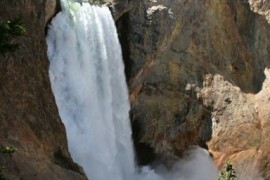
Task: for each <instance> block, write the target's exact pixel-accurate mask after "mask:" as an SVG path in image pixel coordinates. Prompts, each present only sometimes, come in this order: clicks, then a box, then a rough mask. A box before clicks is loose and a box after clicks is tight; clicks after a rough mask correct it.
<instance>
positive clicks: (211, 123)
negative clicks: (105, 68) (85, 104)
mask: <svg viewBox="0 0 270 180" xmlns="http://www.w3.org/2000/svg"><path fill="white" fill-rule="evenodd" d="M106 2H108V4H109V6H110V10H111V11H112V14H113V18H114V21H115V24H116V27H117V31H118V36H119V40H120V44H121V48H122V52H123V58H124V62H125V75H126V81H127V86H128V93H129V99H130V118H131V119H130V120H131V126H132V132H133V139H134V144H135V146H134V147H135V151H134V152H135V153H136V158H137V159H136V161H137V162H138V166H136V165H135V172H142V173H138V174H137V175H138V176H140V175H143V174H144V173H143V172H146V174H147V173H149V171H150V177H149V178H150V180H152V179H151V175H153V174H155V173H153V171H151V168H155V171H156V172H157V170H160V169H163V171H164V168H163V167H162V166H158V165H156V163H158V164H166V166H170V165H171V164H170V161H168V160H172V159H179V158H182V157H183V155H185V154H186V152H187V150H188V149H189V148H190V147H194V146H200V147H203V148H205V149H208V150H209V151H210V152H211V154H212V156H213V159H214V161H215V163H216V165H217V166H218V168H219V169H221V167H222V166H223V165H224V164H225V163H226V161H228V160H230V161H231V162H232V164H233V165H234V167H235V169H236V173H237V175H238V179H244V180H246V179H248V178H249V179H252V180H253V179H266V180H267V179H269V178H270V173H269V172H270V169H269V167H270V165H269V163H270V157H269V151H270V148H269V140H270V137H269V132H270V126H269V124H270V123H269V117H270V114H269V109H270V100H269V96H270V95H269V87H270V86H269V82H270V81H269V78H270V75H269V63H270V61H269V59H270V58H269V57H270V51H269V49H270V41H269V39H270V28H269V4H270V1H269V0H249V1H247V0H235V1H231V0H138V1H137V0H106ZM76 9H77V10H78V9H79V8H78V6H76V7H74V9H73V10H74V11H76ZM59 11H60V4H59V2H58V1H56V0H44V1H36V0H29V1H25V0H9V1H7V0H4V1H1V3H0V20H1V22H2V21H6V20H9V19H12V18H15V17H20V19H21V21H22V23H23V24H24V25H25V28H26V32H27V33H26V35H25V36H24V37H19V38H15V39H14V41H15V42H16V43H18V44H20V48H19V49H18V50H17V51H15V52H13V53H9V54H6V55H0V145H1V146H13V147H16V148H17V149H18V151H16V152H15V153H14V155H13V157H12V158H9V159H5V158H2V157H0V158H1V159H0V160H1V164H3V165H4V166H5V169H3V173H4V175H5V176H6V177H8V178H9V179H86V176H85V173H86V171H87V170H86V168H85V167H84V166H83V165H82V164H81V163H80V162H78V160H75V159H76V158H75V157H73V156H74V152H72V151H73V150H72V149H71V147H70V145H69V150H68V147H67V143H70V142H68V141H67V137H69V136H70V135H69V132H68V129H67V128H66V129H65V127H64V125H63V123H62V121H64V120H63V118H62V117H61V118H60V117H59V114H61V110H60V108H59V107H57V106H56V101H57V98H56V99H55V98H54V96H53V93H52V89H51V83H50V81H49V74H48V70H49V60H48V58H47V53H46V52H47V46H46V42H45V37H46V35H48V34H49V31H47V30H48V26H49V25H48V24H50V22H51V20H52V19H53V17H54V16H55V15H56V14H57V13H58V12H59ZM106 11H107V10H106ZM107 15H108V14H107ZM106 18H107V16H106ZM106 18H105V19H106ZM60 24H61V23H60ZM67 24H68V23H66V25H67ZM66 27H69V28H70V26H66ZM69 28H66V29H65V30H66V31H68V30H69ZM62 29H63V28H62ZM92 30H93V29H92ZM92 30H91V32H92ZM107 30H108V29H106V31H107ZM93 31H97V29H96V30H93ZM108 31H109V30H108ZM46 33H47V34H46ZM58 33H59V32H58ZM108 33H112V32H111V31H109V32H108ZM90 34H92V33H90ZM76 36H77V35H76ZM72 37H73V36H72ZM95 38H98V37H97V36H95ZM105 39H107V38H105ZM69 40H71V39H69ZM99 41H100V40H99ZM101 44H102V43H99V45H101ZM105 44H106V43H105ZM64 45H65V46H68V45H70V46H71V44H68V43H67V44H63V46H64ZM80 47H83V46H80ZM91 47H92V45H91ZM48 48H49V47H48ZM97 49H99V48H97ZM80 51H81V50H80ZM68 52H69V51H68ZM97 52H98V51H97ZM69 53H71V52H69ZM113 55H115V54H113ZM74 67H77V65H76V64H74ZM78 67H79V66H78ZM85 67H87V66H85ZM68 70H70V71H71V70H72V69H68ZM80 72H82V73H83V72H84V71H82V70H80ZM80 76H81V75H80V74H77V75H76V77H70V78H71V79H73V78H74V79H76V78H78V77H80ZM102 77H103V76H102ZM74 79H73V80H74ZM88 80H89V79H87V81H88ZM85 81H86V80H85ZM106 81H107V80H106ZM69 87H70V86H69ZM72 89H73V90H74V88H72ZM105 89H106V90H108V89H107V88H105ZM75 90H78V91H80V93H79V95H80V99H82V100H85V99H84V98H82V95H83V94H84V93H83V92H82V91H83V89H76V88H75ZM98 92H99V93H101V92H102V91H98ZM123 94H124V93H123ZM94 97H95V98H97V96H94ZM91 98H93V97H92V96H91ZM70 100H72V99H70ZM104 101H105V100H104ZM99 102H103V100H102V101H99ZM65 105H66V106H68V103H65ZM95 108H97V107H95ZM81 109H84V108H81ZM59 112H60V113H59ZM69 112H70V113H73V112H72V111H69ZM84 113H88V112H86V110H84ZM91 115H93V114H92V113H91ZM102 115H104V116H107V115H106V114H102ZM82 119H83V118H82ZM80 128H84V127H80ZM126 130H127V129H126ZM66 131H67V134H66ZM127 131H130V130H127ZM98 133H100V134H101V135H102V134H103V133H101V132H98ZM106 133H107V134H110V131H106ZM119 133H120V131H119ZM120 134H121V135H123V134H124V133H120ZM112 138H113V135H112ZM88 140H90V138H89V139H88ZM110 142H112V141H110ZM80 144H81V143H80ZM113 144H114V143H111V145H110V146H111V147H113V146H114V145H113ZM129 144H132V143H131V142H130V143H129ZM83 145H85V144H83ZM127 146H129V145H127ZM131 146H132V145H131ZM129 147H130V146H129ZM69 151H70V152H71V155H72V157H73V158H71V155H70V154H69ZM195 151H196V150H195ZM200 153H203V152H202V151H199V153H197V154H200ZM132 154H133V153H132ZM195 154H196V153H195ZM123 155H124V154H123ZM132 156H135V155H134V154H133V155H131V156H130V157H132ZM108 157H109V156H108ZM187 157H189V155H187ZM200 157H201V156H200ZM77 158H78V159H79V158H80V157H77ZM196 158H197V156H195V158H194V159H196ZM72 159H74V161H75V162H78V163H79V165H82V166H83V169H82V168H81V167H80V166H79V165H78V164H76V163H74V162H73V160H72ZM109 159H110V158H109ZM131 159H132V160H131ZM184 159H185V158H184ZM198 159H200V158H197V160H195V161H185V163H182V165H181V166H180V167H183V164H189V165H191V166H192V167H195V165H196V164H199V163H195V162H200V161H198ZM133 160H134V159H133V158H130V160H129V161H133ZM156 160H158V162H157V161H156ZM189 160H190V159H189ZM187 162H189V163H187ZM194 163H195V165H194ZM131 164H132V163H131ZM149 164H151V168H150V167H149V166H147V165H149ZM176 164H177V163H176ZM91 165H92V164H91ZM203 165H205V163H203ZM175 167H177V168H174V167H173V168H172V169H178V170H176V171H177V172H181V170H179V168H180V167H179V166H178V165H176V166H175ZM189 167H190V166H189ZM131 169H132V168H131ZM183 169H184V170H183V171H184V172H188V170H190V169H192V168H185V167H183ZM192 170H193V169H192ZM163 171H162V170H161V172H163ZM165 171H166V170H165ZM193 172H198V171H197V170H194V171H193ZM104 174H105V173H104ZM146 174H144V175H146ZM159 174H160V173H159ZM169 174H170V175H171V174H174V173H172V171H170V172H169ZM182 174H183V173H182ZM164 175H167V179H168V176H169V175H168V173H167V172H165V173H164ZM89 176H90V179H91V175H89ZM169 177H170V178H171V179H172V178H173V177H174V176H173V177H172V176H169ZM180 177H181V176H180ZM140 178H141V179H143V178H142V177H141V176H140ZM181 178H182V177H181ZM189 179H191V178H189Z"/></svg>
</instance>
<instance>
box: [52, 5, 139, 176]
mask: <svg viewBox="0 0 270 180" xmlns="http://www.w3.org/2000/svg"><path fill="white" fill-rule="evenodd" d="M63 7H65V8H66V9H63V11H62V12H60V13H59V14H58V15H57V16H56V17H55V18H54V19H53V22H52V25H51V27H50V30H49V32H48V36H47V44H48V57H49V60H50V70H49V75H50V80H51V84H52V90H53V93H54V96H55V99H56V103H57V106H58V109H59V113H60V117H61V119H62V120H63V122H64V125H65V127H66V131H67V139H68V146H69V150H70V153H71V155H72V157H73V159H74V160H75V161H76V162H79V164H80V165H82V166H83V167H84V170H85V172H86V174H87V175H89V177H91V178H92V179H97V180H108V179H111V177H115V180H124V179H129V177H131V176H132V174H134V170H135V168H134V153H133V148H132V141H131V130H130V123H129V100H128V90H127V87H126V84H125V82H126V81H125V75H124V65H123V62H122V55H121V47H120V44H119V41H118V37H117V32H116V28H115V25H114V21H113V19H112V16H111V13H110V11H109V9H108V8H107V7H99V6H90V5H89V4H87V3H85V4H84V5H83V6H81V5H80V4H79V3H70V4H69V5H68V6H67V4H64V6H63Z"/></svg>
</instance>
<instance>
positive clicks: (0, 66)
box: [0, 0, 85, 179]
mask: <svg viewBox="0 0 270 180" xmlns="http://www.w3.org/2000/svg"><path fill="white" fill-rule="evenodd" d="M48 2H52V1H48ZM48 2H47V1H34V0H31V1H23V0H5V1H1V2H0V19H1V20H3V21H6V20H8V19H12V18H15V17H20V18H21V20H22V23H23V24H25V28H26V31H27V34H26V35H25V36H24V37H21V38H19V39H17V41H18V43H19V44H20V49H19V50H18V51H16V52H14V53H10V54H6V55H4V56H2V55H1V56H0V145H1V146H14V147H16V148H17V149H18V151H17V152H15V153H14V156H13V158H11V159H10V158H8V159H6V158H5V159H1V163H2V162H4V165H5V166H6V168H5V169H4V174H5V176H6V177H7V178H8V179H85V176H83V175H81V174H83V173H82V172H81V171H82V170H81V169H80V167H79V166H78V165H76V164H75V163H73V161H72V160H71V158H70V155H69V152H68V150H67V141H66V135H65V129H64V126H63V124H62V122H61V120H60V118H59V116H58V112H57V107H56V105H55V101H54V97H53V95H52V92H51V88H50V82H49V78H48V60H47V55H46V43H45V25H46V21H47V20H49V19H50V17H51V15H52V14H54V13H55V12H54V10H52V9H54V8H56V2H55V3H54V5H53V4H50V3H48ZM46 3H47V5H50V6H52V7H50V8H45V5H46ZM45 10H46V12H47V13H45Z"/></svg>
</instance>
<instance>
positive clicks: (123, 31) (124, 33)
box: [116, 12, 132, 82]
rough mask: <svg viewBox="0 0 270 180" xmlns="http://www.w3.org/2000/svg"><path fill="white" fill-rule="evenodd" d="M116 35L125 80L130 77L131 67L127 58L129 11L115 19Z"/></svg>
mask: <svg viewBox="0 0 270 180" xmlns="http://www.w3.org/2000/svg"><path fill="white" fill-rule="evenodd" d="M116 26H117V31H118V37H119V41H120V44H121V48H122V55H123V60H124V64H125V75H126V80H127V82H128V80H129V79H130V77H131V68H132V61H131V60H130V58H129V55H130V46H129V13H128V12H127V13H125V14H123V15H122V16H121V17H120V18H119V19H118V20H117V21H116Z"/></svg>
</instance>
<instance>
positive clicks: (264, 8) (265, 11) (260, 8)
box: [248, 0, 270, 23]
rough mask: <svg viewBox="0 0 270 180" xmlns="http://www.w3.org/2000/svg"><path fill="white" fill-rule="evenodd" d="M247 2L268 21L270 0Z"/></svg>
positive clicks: (269, 20)
mask: <svg viewBox="0 0 270 180" xmlns="http://www.w3.org/2000/svg"><path fill="white" fill-rule="evenodd" d="M248 2H249V3H250V7H251V9H252V10H253V11H254V12H257V13H258V14H261V15H263V16H265V17H266V19H267V20H268V23H270V0H249V1H248Z"/></svg>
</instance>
